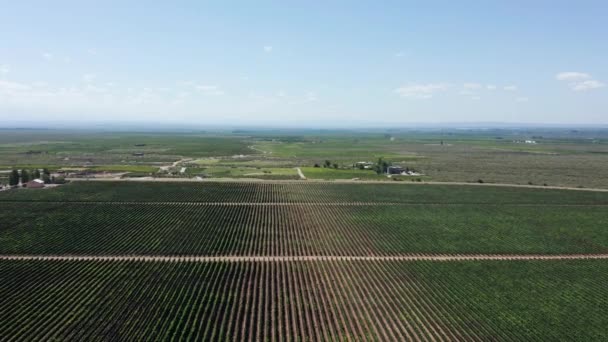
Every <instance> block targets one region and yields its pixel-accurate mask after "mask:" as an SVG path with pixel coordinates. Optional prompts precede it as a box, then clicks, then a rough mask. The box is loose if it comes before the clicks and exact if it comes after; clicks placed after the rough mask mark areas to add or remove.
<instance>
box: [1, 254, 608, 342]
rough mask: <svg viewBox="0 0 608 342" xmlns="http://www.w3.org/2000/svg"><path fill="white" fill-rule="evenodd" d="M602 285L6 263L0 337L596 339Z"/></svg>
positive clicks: (600, 265) (291, 266)
mask: <svg viewBox="0 0 608 342" xmlns="http://www.w3.org/2000/svg"><path fill="white" fill-rule="evenodd" d="M607 275H608V263H606V262H605V261H603V260H575V261H574V260H572V261H517V262H513V261H471V262H398V261H388V262H366V261H311V262H288V261H284V262H208V263H207V262H201V263H197V262H184V261H182V262H179V261H178V262H152V261H121V262H113V261H110V262H108V261H68V262H58V261H3V262H0V289H1V290H0V291H1V292H0V293H2V296H1V297H0V301H1V302H2V304H1V305H0V319H1V321H2V322H4V323H3V324H2V325H0V336H2V337H3V339H4V340H7V341H12V340H22V339H32V340H74V341H82V340H101V339H104V340H108V339H113V340H117V339H120V340H130V339H143V340H172V339H175V340H181V339H196V340H248V339H253V340H275V341H291V340H319V341H320V340H326V341H327V340H347V339H355V340H385V341H404V340H421V341H444V340H468V341H482V340H502V341H524V340H527V341H530V340H579V341H600V340H605V339H606V338H608V332H607V331H606V325H607V324H608V316H606V315H605V310H604V309H605V307H606V306H607V305H608V292H607V291H608V289H607V288H606V287H605V286H603V284H604V283H605V282H606V281H608V276H607ZM7 322H9V324H6V323H7Z"/></svg>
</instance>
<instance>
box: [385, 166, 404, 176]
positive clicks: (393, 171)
mask: <svg viewBox="0 0 608 342" xmlns="http://www.w3.org/2000/svg"><path fill="white" fill-rule="evenodd" d="M405 171H406V170H405V168H402V167H401V166H389V167H388V169H386V173H387V174H389V175H400V174H402V173H404V172H405Z"/></svg>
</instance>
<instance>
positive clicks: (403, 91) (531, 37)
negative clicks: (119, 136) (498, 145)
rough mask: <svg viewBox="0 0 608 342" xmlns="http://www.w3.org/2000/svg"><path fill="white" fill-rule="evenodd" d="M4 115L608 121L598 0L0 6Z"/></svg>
mask: <svg viewBox="0 0 608 342" xmlns="http://www.w3.org/2000/svg"><path fill="white" fill-rule="evenodd" d="M2 12H3V14H4V15H3V16H2V21H0V41H2V44H0V119H1V121H3V122H52V121H57V122H71V121H73V122H79V123H87V122H90V123H94V122H121V121H123V122H147V123H150V122H154V123H181V124H184V123H193V124H202V125H204V124H223V125H272V126H281V125H285V126H290V127H293V126H323V125H328V126H336V125H343V126H345V127H347V126H362V125H366V124H373V125H376V126H381V125H387V124H399V125H407V124H413V123H421V122H423V123H437V124H439V123H445V122H462V123H466V122H501V123H546V124H598V125H606V124H608V113H607V112H606V108H608V88H607V87H606V83H608V63H607V62H606V61H607V60H608V44H606V43H605V40H606V37H607V36H608V26H606V24H605V19H606V17H607V14H608V3H606V2H605V1H577V2H573V1H551V2H549V1H537V2H534V3H530V2H529V1H504V2H502V3H498V2H492V3H485V2H478V1H464V2H458V3H455V2H450V1H430V2H424V3H420V2H413V1H388V2H382V4H379V3H377V2H372V1H367V2H356V3H353V2H348V1H332V2H330V3H326V2H321V1H313V2H310V3H285V2H279V1H256V2H253V1H250V2H245V1H235V2H231V3H230V4H228V3H226V2H220V1H210V2H205V3H200V2H197V1H180V2H172V3H166V4H146V5H145V6H143V5H141V4H136V3H135V2H132V3H130V4H125V3H123V2H119V1H104V2H103V3H96V4H92V3H86V4H85V3H84V2H80V1H56V2H43V1H25V2H19V3H18V2H7V3H5V4H3V5H2Z"/></svg>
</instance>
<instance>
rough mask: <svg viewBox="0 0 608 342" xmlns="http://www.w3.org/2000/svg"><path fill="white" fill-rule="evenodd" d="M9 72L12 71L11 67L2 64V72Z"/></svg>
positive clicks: (0, 71) (0, 68)
mask: <svg viewBox="0 0 608 342" xmlns="http://www.w3.org/2000/svg"><path fill="white" fill-rule="evenodd" d="M9 72H11V67H10V66H8V65H5V64H3V65H0V74H8V73H9Z"/></svg>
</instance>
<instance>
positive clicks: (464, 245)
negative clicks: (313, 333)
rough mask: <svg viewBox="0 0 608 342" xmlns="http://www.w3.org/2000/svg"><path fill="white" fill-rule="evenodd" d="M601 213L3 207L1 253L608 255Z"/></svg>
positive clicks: (593, 209)
mask: <svg viewBox="0 0 608 342" xmlns="http://www.w3.org/2000/svg"><path fill="white" fill-rule="evenodd" d="M606 209H607V208H606V207H604V206H584V207H573V206H559V205H554V206H544V207H542V210H539V208H538V207H537V206H521V205H511V206H509V205H502V206H496V205H487V206H479V205H469V204H463V205H333V204H327V203H325V204H322V205H318V204H289V205H263V204H250V205H242V204H238V205H236V204H204V203H203V204H201V203H189V204H188V203H131V204H125V203H50V202H33V203H32V202H26V203H13V202H10V203H3V204H2V207H1V208H0V227H2V229H0V254H28V253H29V254H32V253H33V254H84V255H86V254H96V255H104V254H112V255H115V254H144V255H145V254H158V255H396V254H397V255H398V254H411V253H439V254H440V253H533V254H560V253H607V252H608V230H607V229H606V227H608V210H606Z"/></svg>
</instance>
